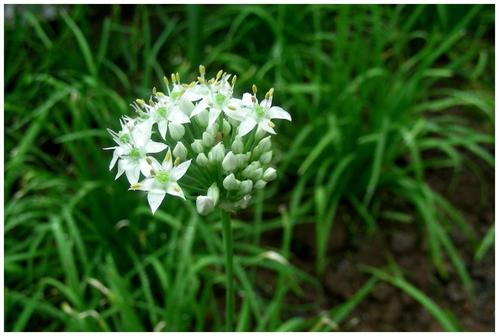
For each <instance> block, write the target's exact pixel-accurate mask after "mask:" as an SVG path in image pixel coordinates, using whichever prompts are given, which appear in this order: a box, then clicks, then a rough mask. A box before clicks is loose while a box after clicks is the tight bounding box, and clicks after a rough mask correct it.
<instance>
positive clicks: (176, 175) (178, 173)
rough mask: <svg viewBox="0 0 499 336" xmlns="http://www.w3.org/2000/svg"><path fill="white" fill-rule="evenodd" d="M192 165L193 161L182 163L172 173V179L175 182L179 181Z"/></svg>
mask: <svg viewBox="0 0 499 336" xmlns="http://www.w3.org/2000/svg"><path fill="white" fill-rule="evenodd" d="M190 165H191V160H189V161H185V162H182V163H181V164H179V165H178V166H176V167H173V168H172V170H171V172H170V177H171V178H172V180H173V181H178V180H180V179H181V178H182V176H184V175H185V173H186V172H187V169H189V166H190Z"/></svg>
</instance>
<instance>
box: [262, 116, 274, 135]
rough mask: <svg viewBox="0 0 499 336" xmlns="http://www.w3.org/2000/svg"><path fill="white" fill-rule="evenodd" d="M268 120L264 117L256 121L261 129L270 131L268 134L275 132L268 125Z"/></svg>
mask: <svg viewBox="0 0 499 336" xmlns="http://www.w3.org/2000/svg"><path fill="white" fill-rule="evenodd" d="M269 122H270V120H269V119H264V120H262V121H260V122H259V123H258V127H260V128H261V129H263V130H264V131H265V132H267V133H270V134H276V132H275V131H274V129H273V128H272V127H270V125H269Z"/></svg>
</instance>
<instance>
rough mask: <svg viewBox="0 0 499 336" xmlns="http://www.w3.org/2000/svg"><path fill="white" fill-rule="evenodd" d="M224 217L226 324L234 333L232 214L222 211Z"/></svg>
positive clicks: (228, 329) (227, 329) (227, 328)
mask: <svg viewBox="0 0 499 336" xmlns="http://www.w3.org/2000/svg"><path fill="white" fill-rule="evenodd" d="M220 215H221V217H222V231H223V240H224V254H225V278H226V290H225V324H226V331H233V330H232V329H233V327H234V262H233V255H234V251H233V247H232V245H233V244H232V226H231V221H230V214H229V213H228V212H227V211H225V210H223V209H220Z"/></svg>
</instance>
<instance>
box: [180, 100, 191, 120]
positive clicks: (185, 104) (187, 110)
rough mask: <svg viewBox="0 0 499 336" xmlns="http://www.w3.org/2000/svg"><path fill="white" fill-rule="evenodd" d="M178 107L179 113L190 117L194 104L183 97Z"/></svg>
mask: <svg viewBox="0 0 499 336" xmlns="http://www.w3.org/2000/svg"><path fill="white" fill-rule="evenodd" d="M178 106H179V109H180V112H182V113H184V114H186V116H189V115H191V112H192V110H194V104H193V103H192V102H191V101H190V100H188V99H185V98H183V97H182V98H180V102H179V104H178ZM186 122H189V117H187V121H186Z"/></svg>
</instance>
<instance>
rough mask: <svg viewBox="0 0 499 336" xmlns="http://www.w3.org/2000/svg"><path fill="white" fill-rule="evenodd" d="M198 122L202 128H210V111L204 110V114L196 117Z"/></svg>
mask: <svg viewBox="0 0 499 336" xmlns="http://www.w3.org/2000/svg"><path fill="white" fill-rule="evenodd" d="M195 118H196V120H197V122H198V123H199V125H201V126H202V127H206V126H208V121H209V118H210V115H209V114H208V110H204V111H203V112H201V113H199V114H198V115H196V117H195Z"/></svg>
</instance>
